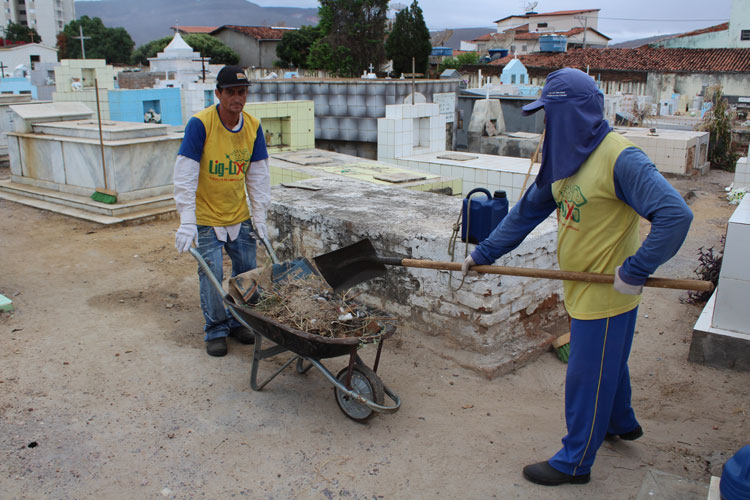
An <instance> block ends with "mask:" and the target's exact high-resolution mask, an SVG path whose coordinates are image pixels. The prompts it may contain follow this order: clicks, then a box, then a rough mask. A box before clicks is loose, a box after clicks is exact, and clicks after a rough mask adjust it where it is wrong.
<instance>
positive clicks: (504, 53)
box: [487, 49, 508, 59]
mask: <svg viewBox="0 0 750 500" xmlns="http://www.w3.org/2000/svg"><path fill="white" fill-rule="evenodd" d="M487 52H489V54H490V59H493V58H494V56H495V54H497V55H498V56H497V59H502V58H503V57H505V56H507V55H508V49H489V50H487Z"/></svg>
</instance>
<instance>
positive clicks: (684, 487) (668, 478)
mask: <svg viewBox="0 0 750 500" xmlns="http://www.w3.org/2000/svg"><path fill="white" fill-rule="evenodd" d="M707 496H708V485H707V484H705V483H700V482H698V481H693V480H692V479H685V478H683V477H680V476H675V475H674V474H667V473H666V472H661V471H658V470H653V469H652V470H649V471H647V472H646V477H644V478H643V483H642V484H641V490H640V492H639V493H638V496H637V497H636V500H705V499H706V498H707Z"/></svg>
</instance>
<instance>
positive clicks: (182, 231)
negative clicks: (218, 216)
mask: <svg viewBox="0 0 750 500" xmlns="http://www.w3.org/2000/svg"><path fill="white" fill-rule="evenodd" d="M193 242H195V245H196V246H197V245H198V226H196V225H195V224H190V223H184V224H180V227H179V229H177V234H176V235H175V237H174V246H175V248H176V249H177V251H178V252H180V253H182V252H187V251H188V250H189V249H190V246H191V245H192V244H193Z"/></svg>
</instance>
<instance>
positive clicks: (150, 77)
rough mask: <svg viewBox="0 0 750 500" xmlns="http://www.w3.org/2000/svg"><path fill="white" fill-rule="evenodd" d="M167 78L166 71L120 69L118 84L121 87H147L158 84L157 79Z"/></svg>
mask: <svg viewBox="0 0 750 500" xmlns="http://www.w3.org/2000/svg"><path fill="white" fill-rule="evenodd" d="M166 78H167V75H166V74H165V73H152V72H150V71H120V72H119V73H118V74H117V84H118V86H119V87H120V88H121V89H146V88H152V87H155V86H156V80H164V79H166Z"/></svg>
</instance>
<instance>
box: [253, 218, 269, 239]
mask: <svg viewBox="0 0 750 500" xmlns="http://www.w3.org/2000/svg"><path fill="white" fill-rule="evenodd" d="M254 225H255V234H257V235H258V238H260V239H261V240H264V239H268V228H267V227H266V223H265V222H256V223H255V224H254Z"/></svg>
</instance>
